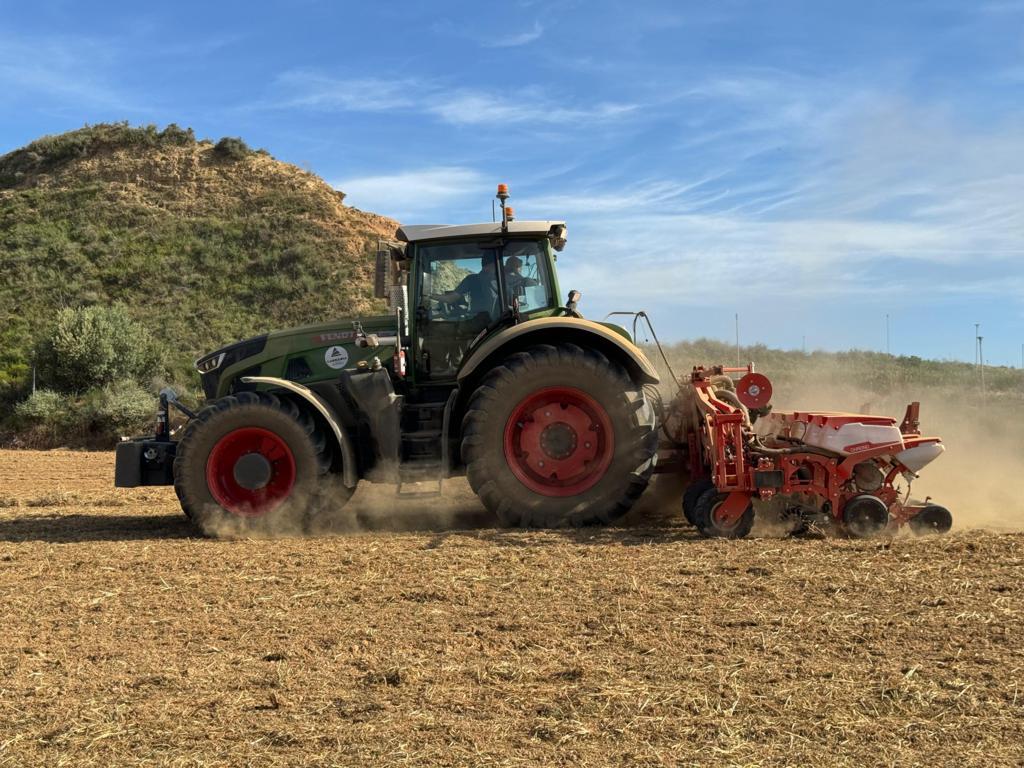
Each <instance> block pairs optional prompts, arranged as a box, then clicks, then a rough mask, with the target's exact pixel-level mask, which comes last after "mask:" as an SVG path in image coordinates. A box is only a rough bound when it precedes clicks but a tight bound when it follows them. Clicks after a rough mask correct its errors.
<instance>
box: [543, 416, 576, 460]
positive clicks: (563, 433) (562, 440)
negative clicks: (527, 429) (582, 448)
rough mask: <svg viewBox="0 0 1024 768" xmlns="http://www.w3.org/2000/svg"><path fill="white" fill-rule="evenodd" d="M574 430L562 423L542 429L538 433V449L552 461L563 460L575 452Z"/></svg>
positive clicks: (558, 422)
mask: <svg viewBox="0 0 1024 768" xmlns="http://www.w3.org/2000/svg"><path fill="white" fill-rule="evenodd" d="M576 444H577V439H576V430H574V429H573V428H572V427H570V426H569V425H568V424H566V423H565V422H564V421H557V422H555V423H554V424H549V425H548V426H546V427H544V431H543V432H541V433H540V447H541V450H543V451H544V453H545V454H546V455H547V456H548V457H550V458H552V459H564V458H567V457H568V456H571V455H572V452H573V451H575V450H576Z"/></svg>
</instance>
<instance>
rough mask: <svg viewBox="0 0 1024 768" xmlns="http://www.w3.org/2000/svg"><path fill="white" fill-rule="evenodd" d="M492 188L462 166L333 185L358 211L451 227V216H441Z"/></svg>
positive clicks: (347, 180)
mask: <svg viewBox="0 0 1024 768" xmlns="http://www.w3.org/2000/svg"><path fill="white" fill-rule="evenodd" d="M488 185H489V181H488V180H487V179H486V178H485V177H484V175H483V174H482V173H480V172H479V171H476V170H474V169H472V168H465V167H462V166H432V167H427V168H417V169H411V170H404V171H399V172H396V173H390V174H379V175H372V176H360V177H354V178H349V179H341V180H338V181H335V182H332V186H334V187H335V188H336V189H340V190H342V191H343V192H345V194H346V198H345V199H346V202H347V203H349V204H350V205H352V206H355V207H356V208H363V209H365V210H370V211H375V212H378V213H383V214H386V215H388V216H393V217H395V218H397V219H399V220H400V221H405V222H413V221H417V220H421V217H423V216H441V219H440V220H438V221H437V222H435V223H451V221H452V220H451V219H450V214H448V215H442V214H441V213H440V212H441V211H445V210H446V209H448V210H450V209H451V208H453V207H456V206H457V205H458V204H461V203H463V202H465V201H468V200H469V199H470V198H475V197H479V195H480V191H481V190H483V189H485V188H486V187H487V186H488Z"/></svg>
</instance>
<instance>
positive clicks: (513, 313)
mask: <svg viewBox="0 0 1024 768" xmlns="http://www.w3.org/2000/svg"><path fill="white" fill-rule="evenodd" d="M511 210H512V209H511V208H507V209H506V211H507V213H506V214H505V217H504V219H503V221H501V222H495V223H493V224H471V225H466V226H432V225H421V226H405V227H401V228H400V229H399V230H398V232H397V238H398V240H397V242H390V243H387V244H384V247H382V248H381V249H380V250H379V251H378V264H377V285H376V293H377V296H378V297H381V298H387V299H388V300H389V302H390V303H391V305H392V308H393V309H395V311H396V316H397V317H398V323H399V332H400V335H401V336H402V338H403V342H405V344H403V346H405V347H406V348H408V350H409V354H410V356H411V360H410V361H408V364H409V365H410V367H411V370H410V371H409V375H410V377H411V380H412V381H413V382H417V383H426V382H439V383H440V382H452V381H454V380H455V379H456V376H457V374H458V371H459V368H460V367H461V365H462V363H463V361H464V360H465V359H466V357H467V354H468V353H469V352H470V351H471V350H472V349H473V348H474V347H475V346H476V345H478V344H479V343H480V342H482V341H483V340H484V339H486V338H487V337H488V336H489V335H491V333H493V332H495V331H498V330H500V329H502V328H504V327H506V326H509V325H515V324H518V323H520V322H522V321H525V320H532V319H535V318H541V317H550V316H552V315H557V314H562V313H564V312H565V309H564V308H563V307H561V306H560V302H559V293H560V292H559V286H558V278H557V275H556V272H555V258H556V256H555V254H556V252H557V251H560V250H562V248H563V247H564V246H565V242H566V226H565V222H562V221H514V220H513V219H512V217H511Z"/></svg>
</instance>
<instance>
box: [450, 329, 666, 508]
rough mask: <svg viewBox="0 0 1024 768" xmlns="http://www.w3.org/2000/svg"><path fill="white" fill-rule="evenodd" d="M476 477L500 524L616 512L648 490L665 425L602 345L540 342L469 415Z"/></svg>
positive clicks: (467, 447) (465, 447)
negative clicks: (657, 420) (598, 348)
mask: <svg viewBox="0 0 1024 768" xmlns="http://www.w3.org/2000/svg"><path fill="white" fill-rule="evenodd" d="M462 436H463V437H462V458H463V461H464V462H465V463H466V474H467V477H468V479H469V484H470V486H472V488H473V490H474V491H475V492H476V494H477V496H479V497H480V500H481V501H482V502H483V504H484V506H485V507H487V509H488V510H490V511H491V512H492V513H493V514H495V515H496V516H497V518H498V519H499V521H501V523H502V524H504V525H508V526H522V527H528V526H535V527H545V528H552V527H560V526H567V525H577V526H578V525H593V524H602V523H609V522H611V521H613V520H616V519H618V518H619V517H621V516H622V515H624V514H625V513H626V512H628V511H629V509H630V507H632V506H633V504H634V503H635V502H636V500H637V499H638V498H640V495H641V494H642V493H643V492H644V489H645V488H646V487H647V484H648V482H649V481H650V478H651V472H652V471H653V469H654V463H655V461H656V458H657V456H656V454H657V448H658V433H657V429H656V424H655V414H654V409H653V408H652V407H651V404H650V403H649V402H648V401H647V399H646V398H645V397H644V393H643V389H642V387H641V386H639V385H637V384H636V383H635V382H633V381H632V380H631V379H630V378H629V376H628V374H627V373H626V371H625V369H624V368H622V366H620V365H618V364H616V363H613V362H611V361H610V360H609V359H608V358H607V357H605V356H604V355H603V354H601V353H600V352H597V351H595V350H592V349H583V348H581V347H579V346H577V345H575V344H560V345H558V346H552V345H540V346H536V347H532V348H530V349H528V350H527V351H525V352H519V353H517V354H514V355H511V356H509V357H508V358H506V359H505V360H504V361H503V362H502V363H501V364H500V365H499V366H497V367H496V368H495V369H494V370H492V371H491V372H490V373H489V374H488V375H487V376H486V378H485V379H484V380H483V381H482V382H481V383H480V385H479V386H478V387H477V389H476V391H475V392H473V394H472V396H471V397H470V400H469V405H468V407H467V409H466V413H465V416H464V417H463V421H462Z"/></svg>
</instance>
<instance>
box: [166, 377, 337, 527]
mask: <svg viewBox="0 0 1024 768" xmlns="http://www.w3.org/2000/svg"><path fill="white" fill-rule="evenodd" d="M331 462H332V457H331V446H330V443H329V442H328V441H327V440H326V439H325V437H324V435H323V433H322V431H321V430H320V429H319V427H318V426H317V424H316V422H315V421H314V420H313V418H312V417H311V416H310V415H309V414H307V413H305V412H303V411H300V410H299V408H298V407H297V406H296V405H295V404H294V403H292V402H291V401H289V400H286V399H279V398H277V397H276V396H274V395H271V394H266V393H262V392H261V393H255V392H243V393H240V394H238V395H234V396H229V397H224V398H221V399H220V400H218V401H216V402H215V403H212V404H211V405H208V406H207V407H206V408H204V409H203V410H202V411H200V412H199V414H198V415H197V416H196V418H194V419H193V420H192V421H191V422H189V425H188V427H186V429H185V433H184V435H183V436H182V439H181V441H180V442H179V444H178V451H177V456H176V458H175V460H174V490H175V492H176V493H177V495H178V499H179V500H180V501H181V506H182V509H183V510H184V511H185V514H186V515H188V517H189V518H191V519H192V521H193V522H194V523H196V524H197V525H198V526H199V527H200V528H201V529H202V531H203V532H204V533H206V534H207V535H209V536H233V535H252V534H261V533H262V534H278V533H284V534H288V533H302V532H304V530H305V527H306V524H307V522H308V519H309V515H310V513H311V511H312V509H314V508H315V506H316V503H317V501H318V496H319V494H320V492H321V490H322V485H323V483H322V480H323V476H324V475H325V474H326V473H327V472H328V471H329V470H330V468H331ZM338 486H339V489H340V490H344V488H343V486H342V485H341V484H340V483H339V484H338Z"/></svg>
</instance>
